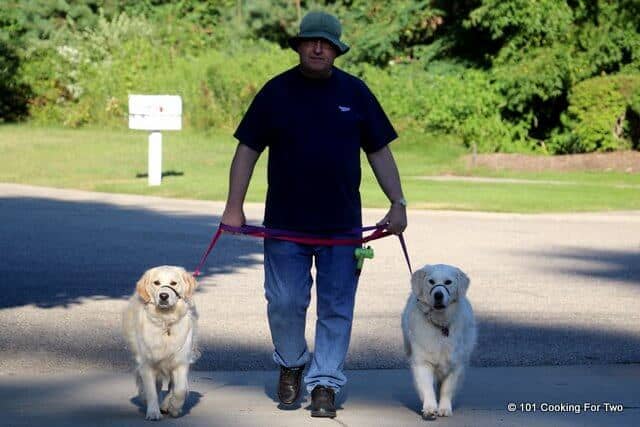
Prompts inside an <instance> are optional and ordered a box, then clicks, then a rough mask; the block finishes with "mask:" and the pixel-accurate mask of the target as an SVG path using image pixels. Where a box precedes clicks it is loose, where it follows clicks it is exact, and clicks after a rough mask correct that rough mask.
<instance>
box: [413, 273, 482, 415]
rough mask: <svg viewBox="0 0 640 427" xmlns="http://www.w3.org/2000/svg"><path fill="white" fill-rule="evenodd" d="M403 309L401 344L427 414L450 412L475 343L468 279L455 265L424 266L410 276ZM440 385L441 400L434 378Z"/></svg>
mask: <svg viewBox="0 0 640 427" xmlns="http://www.w3.org/2000/svg"><path fill="white" fill-rule="evenodd" d="M411 288H412V293H411V295H410V296H409V300H408V301H407V305H406V307H405V309H404V312H403V314H402V332H403V336H404V346H405V351H406V353H407V356H408V357H409V364H410V366H411V372H412V374H413V379H414V383H415V386H416V389H417V390H418V394H419V395H420V399H421V400H422V415H423V417H425V418H427V419H432V418H434V417H436V416H441V417H447V416H450V415H451V414H452V406H451V400H452V399H453V396H454V394H455V391H456V387H457V386H458V384H459V382H460V380H461V378H462V375H463V373H464V370H465V367H466V365H467V364H468V363H469V358H470V357H471V352H472V351H473V348H474V346H475V343H476V337H477V332H476V324H475V319H474V316H473V310H472V309H471V304H470V303H469V300H467V297H466V293H467V289H468V288H469V278H468V277H467V275H466V274H465V273H464V272H462V271H461V270H460V269H458V268H457V267H453V266H450V265H444V264H437V265H426V266H424V267H423V268H421V269H420V270H418V271H416V272H415V273H413V275H412V276H411ZM436 382H437V383H439V384H440V396H439V397H440V398H439V403H438V401H437V400H436V391H435V389H434V385H435V383H436Z"/></svg>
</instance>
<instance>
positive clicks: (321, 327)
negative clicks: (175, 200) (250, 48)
mask: <svg viewBox="0 0 640 427" xmlns="http://www.w3.org/2000/svg"><path fill="white" fill-rule="evenodd" d="M341 33H342V28H341V25H340V22H339V21H338V20H337V18H335V17H334V16H332V15H330V14H327V13H324V12H310V13H309V14H307V15H306V16H305V17H304V18H303V20H302V22H301V23H300V32H299V34H298V35H297V36H296V37H293V38H291V39H290V40H289V44H290V46H291V47H292V48H293V49H294V50H295V51H296V52H297V53H298V55H299V57H300V64H299V65H297V66H296V67H294V68H292V69H290V70H288V71H285V72H284V73H282V74H280V75H278V76H276V77H275V78H273V79H272V80H270V81H269V82H268V83H267V84H266V85H265V86H264V87H263V88H262V89H261V90H260V91H259V92H258V94H257V95H256V97H255V99H254V100H253V102H252V103H251V106H250V107H249V109H248V111H247V112H246V114H245V116H244V118H243V119H242V121H241V123H240V125H239V127H238V129H237V130H236V132H235V137H236V138H237V139H238V140H239V141H240V143H239V144H238V147H237V149H236V153H235V156H234V158H233V162H232V165H231V172H230V183H229V195H228V199H227V205H226V208H225V211H224V214H223V216H222V222H223V223H224V224H227V225H231V226H241V225H243V224H244V222H245V216H244V211H243V207H242V206H243V203H244V198H245V195H246V191H247V187H248V185H249V181H250V179H251V175H252V173H253V168H254V165H255V163H256V161H257V159H258V156H259V155H260V153H261V152H262V151H263V150H264V149H265V148H266V147H269V159H268V184H269V186H268V190H267V200H266V208H265V218H264V225H265V226H267V227H270V228H275V229H283V230H291V231H298V232H306V233H311V234H316V235H322V236H325V237H326V236H329V237H345V236H346V235H347V234H348V232H349V230H353V229H354V228H358V227H361V226H362V218H361V202H360V193H359V186H360V175H361V170H360V149H363V150H364V151H365V153H366V154H367V159H368V161H369V163H370V165H371V167H372V168H373V171H374V173H375V175H376V179H377V181H378V183H379V185H380V186H381V188H382V190H383V191H384V193H385V194H386V195H387V197H388V198H389V200H390V202H391V207H390V209H389V212H388V213H387V215H386V216H385V217H384V218H383V219H382V220H381V221H380V223H384V224H387V228H388V229H389V230H391V231H392V232H393V233H396V234H399V233H401V232H402V231H404V229H405V227H406V224H407V217H406V202H405V200H404V197H403V194H402V188H401V185H400V178H399V175H398V170H397V168H396V164H395V161H394V159H393V156H392V154H391V151H390V150H389V148H388V146H387V145H388V144H389V143H390V142H391V141H392V140H394V139H395V138H396V137H397V134H396V132H395V131H394V129H393V127H392V126H391V123H390V122H389V120H388V119H387V117H386V115H385V113H384V112H383V110H382V108H381V107H380V105H379V103H378V101H377V100H376V98H375V97H374V96H373V94H372V93H371V92H370V91H369V89H368V88H367V86H366V85H365V84H364V83H363V82H362V81H361V80H359V79H358V78H356V77H354V76H351V75H349V74H347V73H345V72H344V71H341V70H339V69H337V68H336V67H334V66H333V62H334V60H335V58H336V57H337V56H338V55H342V54H344V53H346V52H347V51H348V50H349V47H348V46H347V45H346V44H344V43H343V42H341V41H340V35H341ZM351 237H353V236H351ZM358 237H359V236H358ZM355 248H356V246H315V245H304V244H298V243H293V242H286V241H280V240H273V239H266V240H265V242H264V264H265V296H266V298H267V314H268V320H269V327H270V329H271V336H272V340H273V344H274V347H275V351H274V356H273V357H274V360H275V361H276V362H277V363H278V364H279V365H280V378H279V386H278V398H279V399H280V401H281V402H282V403H283V404H285V405H291V404H294V403H295V402H296V401H297V399H298V397H299V394H300V382H301V377H302V373H303V370H304V368H305V366H306V364H307V363H308V362H309V361H311V364H310V366H309V369H308V372H307V374H306V376H305V378H304V381H305V385H306V388H307V391H309V392H310V393H311V400H312V402H311V415H312V416H314V417H330V418H333V417H335V415H336V410H335V393H336V392H337V391H339V390H340V388H341V387H342V386H343V385H344V384H345V383H346V377H345V375H344V372H343V365H344V360H345V357H346V355H347V349H348V347H349V339H350V336H351V324H352V320H353V307H354V302H355V292H356V285H357V282H358V275H357V272H356V260H355V258H354V250H355ZM313 261H315V265H316V271H317V275H316V282H317V283H316V292H317V315H318V319H317V322H316V338H315V351H314V354H313V356H311V354H310V353H309V351H308V349H307V344H306V341H305V337H304V332H305V318H306V312H307V307H308V305H309V301H310V292H311V285H312V282H313V279H312V277H311V272H310V270H311V265H312V262H313Z"/></svg>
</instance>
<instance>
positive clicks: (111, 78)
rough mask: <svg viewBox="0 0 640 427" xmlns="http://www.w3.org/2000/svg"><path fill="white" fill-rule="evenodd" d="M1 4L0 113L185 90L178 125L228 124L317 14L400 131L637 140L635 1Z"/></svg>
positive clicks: (554, 148) (120, 121)
mask: <svg viewBox="0 0 640 427" xmlns="http://www.w3.org/2000/svg"><path fill="white" fill-rule="evenodd" d="M5 3H6V4H7V5H8V7H3V8H2V9H0V53H1V54H2V56H0V120H4V121H11V120H18V119H20V117H23V116H25V115H26V114H27V107H28V108H29V109H28V112H29V114H30V115H31V117H32V119H33V120H35V121H38V122H43V123H50V124H53V123H59V124H63V125H64V126H70V127H79V126H84V125H91V124H101V125H107V126H123V125H124V123H125V120H126V104H127V96H128V94H129V93H134V92H140V93H175V94H179V95H182V96H183V99H184V104H185V105H184V121H185V126H186V127H196V128H202V129H208V128H211V127H226V128H230V127H233V126H234V125H235V124H237V122H238V121H239V119H240V116H241V114H242V112H243V111H244V109H246V107H247V105H248V103H249V102H250V99H251V97H252V96H253V94H255V91H256V90H257V89H258V88H259V87H260V86H261V85H262V84H263V83H264V82H265V81H266V80H267V79H268V78H269V77H271V76H273V75H275V74H277V73H278V72H279V71H282V70H284V69H285V68H286V67H288V66H290V65H293V64H294V63H295V61H296V57H295V54H292V52H291V51H290V50H289V49H288V45H287V40H288V38H289V37H290V36H292V35H294V34H295V33H296V31H297V29H298V22H299V17H300V15H301V14H304V13H305V12H306V11H308V10H313V9H325V10H328V11H330V12H332V13H334V14H336V15H337V16H338V17H339V18H340V20H341V22H342V24H343V28H344V34H343V39H344V40H345V42H347V43H348V44H349V45H350V46H351V48H352V49H351V51H350V52H349V53H348V54H347V55H344V56H343V57H340V58H339V59H338V66H341V67H344V68H346V69H347V70H348V71H351V72H354V73H356V74H358V75H360V76H361V77H363V78H364V79H365V80H366V82H367V83H368V84H369V85H370V86H371V87H372V88H373V89H374V92H375V93H376V95H377V96H378V97H379V99H380V101H381V102H382V103H383V105H384V106H385V108H386V109H387V111H388V112H389V114H390V116H391V118H392V120H393V121H394V124H396V125H397V126H398V127H399V128H400V129H401V130H409V131H411V132H441V133H452V134H455V135H457V136H459V137H460V139H461V140H462V141H463V142H464V143H465V145H467V146H471V145H472V144H476V145H477V146H478V148H479V150H480V151H523V150H538V151H543V152H550V153H554V152H574V151H579V152H582V151H589V150H612V149H618V148H625V147H628V146H629V144H631V146H632V147H635V148H637V147H638V143H637V141H638V136H637V135H639V134H640V129H639V126H640V119H639V118H640V113H639V111H640V108H639V107H638V104H640V103H639V102H638V101H637V96H636V95H635V92H633V93H632V94H630V95H628V96H627V95H624V96H623V97H622V98H620V93H621V92H620V91H618V90H617V89H615V87H617V86H615V85H616V84H620V82H621V81H622V80H616V78H617V77H616V76H623V75H624V76H637V75H638V74H639V73H640V32H639V31H638V30H639V29H640V2H638V1H637V0H618V1H612V0H397V1H394V2H393V6H392V7H390V3H389V2H385V1H382V0H300V1H292V0H270V1H267V0H251V1H248V0H210V1H206V2H202V1H199V0H144V1H137V0H57V1H55V2H51V1H47V0H25V1H17V0H7V1H6V2H5ZM621 78H622V77H621ZM626 78H627V77H625V79H626ZM623 80H624V79H623ZM625 81H626V80H625ZM615 82H618V83H615ZM612 85H613V86H612ZM616 93H617V94H618V95H616ZM598 96H602V97H603V99H604V100H606V102H602V103H601V104H598V103H593V102H592V101H593V100H595V99H597V97H598ZM634 100H635V101H634ZM622 104H623V107H624V108H623V111H622V112H620V105H622ZM625 108H626V110H625ZM616 114H617V115H616ZM621 114H622V116H621ZM612 115H613V116H612ZM612 117H614V119H615V118H617V117H623V123H621V124H620V125H619V126H618V128H619V129H622V130H620V131H619V132H618V135H619V136H620V137H619V138H618V137H612V136H610V135H609V136H607V135H608V134H607V132H605V131H604V129H609V126H610V125H609V123H610V122H611V120H612V119H611V118H612ZM587 122H588V123H591V124H592V125H593V127H590V126H585V123H587ZM634 135H635V136H634ZM629 141H632V142H629Z"/></svg>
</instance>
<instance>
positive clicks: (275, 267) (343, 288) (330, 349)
mask: <svg viewBox="0 0 640 427" xmlns="http://www.w3.org/2000/svg"><path fill="white" fill-rule="evenodd" d="M356 247H359V246H313V245H302V244H298V243H293V242H287V241H282V240H274V239H265V241H264V270H265V296H266V298H267V314H268V318H269V328H270V329H271V339H272V340H273V345H274V347H275V351H274V354H273V360H274V361H275V362H276V363H278V364H280V365H282V366H286V367H288V368H292V367H299V366H303V365H305V364H307V362H309V360H310V359H311V365H310V366H309V370H308V371H307V374H306V376H305V377H304V382H305V385H306V388H307V390H308V391H309V392H310V391H311V390H313V388H314V387H315V386H318V385H323V386H326V387H331V388H333V389H334V390H336V391H339V390H340V388H341V387H342V386H343V385H344V384H345V383H346V382H347V378H346V377H345V375H344V372H343V366H344V360H345V358H346V356H347V350H348V348H349V340H350V338H351V323H352V321H353V307H354V303H355V294H356V288H357V284H358V276H357V275H356V261H355V257H354V251H355V248H356ZM313 260H315V263H316V271H317V275H316V282H317V283H316V294H317V316H318V318H317V321H316V339H315V348H314V353H313V357H312V356H311V354H310V353H309V350H308V349H307V342H306V340H305V337H304V330H305V320H306V313H307V307H309V302H310V300H311V285H312V283H313V278H312V277H311V263H312V261H313Z"/></svg>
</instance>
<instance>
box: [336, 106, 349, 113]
mask: <svg viewBox="0 0 640 427" xmlns="http://www.w3.org/2000/svg"><path fill="white" fill-rule="evenodd" d="M338 108H339V109H340V111H342V112H343V113H344V112H345V111H351V107H344V106H342V105H338Z"/></svg>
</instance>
